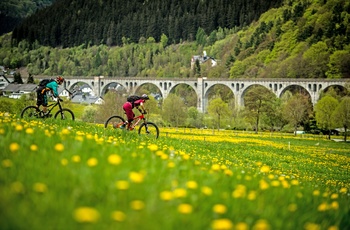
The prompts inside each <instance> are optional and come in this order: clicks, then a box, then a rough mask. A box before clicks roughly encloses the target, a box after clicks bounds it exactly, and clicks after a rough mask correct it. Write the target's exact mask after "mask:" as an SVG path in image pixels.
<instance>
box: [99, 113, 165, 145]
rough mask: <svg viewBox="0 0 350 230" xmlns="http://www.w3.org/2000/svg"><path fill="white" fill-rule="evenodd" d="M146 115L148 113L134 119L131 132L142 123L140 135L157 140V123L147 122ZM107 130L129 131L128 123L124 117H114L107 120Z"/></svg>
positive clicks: (139, 130)
mask: <svg viewBox="0 0 350 230" xmlns="http://www.w3.org/2000/svg"><path fill="white" fill-rule="evenodd" d="M140 112H141V111H140ZM145 114H146V113H143V112H141V115H139V116H136V117H134V120H133V122H132V124H131V126H130V129H129V131H131V130H134V129H135V127H136V126H137V125H138V124H139V123H140V127H139V129H138V134H139V135H147V136H148V137H154V138H155V139H156V138H158V137H159V128H158V126H157V125H156V124H155V123H153V122H149V121H147V119H146V116H145ZM105 128H109V129H127V128H126V121H125V119H124V118H123V117H121V116H118V115H114V116H111V117H110V118H108V119H107V121H106V122H105Z"/></svg>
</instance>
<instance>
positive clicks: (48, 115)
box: [44, 112, 52, 117]
mask: <svg viewBox="0 0 350 230" xmlns="http://www.w3.org/2000/svg"><path fill="white" fill-rule="evenodd" d="M44 117H52V114H50V112H46V113H44Z"/></svg>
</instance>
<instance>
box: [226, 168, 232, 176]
mask: <svg viewBox="0 0 350 230" xmlns="http://www.w3.org/2000/svg"><path fill="white" fill-rule="evenodd" d="M224 174H225V175H227V176H232V175H233V172H232V171H231V170H229V169H225V171H224Z"/></svg>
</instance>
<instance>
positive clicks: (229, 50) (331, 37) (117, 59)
mask: <svg viewBox="0 0 350 230" xmlns="http://www.w3.org/2000/svg"><path fill="white" fill-rule="evenodd" d="M59 2H61V3H62V2H63V1H58V2H56V4H54V5H53V6H52V7H58V5H57V4H58V3H59ZM85 2H87V3H86V5H84V4H83V5H81V7H80V8H79V10H78V12H80V13H79V15H81V14H83V15H85V14H87V13H86V11H87V12H89V13H90V14H91V16H90V17H93V15H95V11H94V10H91V9H89V8H88V7H87V6H91V5H89V4H91V3H90V2H89V1H85ZM94 2H95V1H94ZM96 2H97V1H96ZM100 2H102V3H105V2H104V1H100ZM155 2H157V1H155ZM194 2H196V3H197V4H198V5H197V6H198V7H199V6H200V5H201V4H199V2H198V1H194ZM200 2H201V3H202V2H203V3H206V2H207V1H200ZM224 2H226V1H222V2H221V3H224ZM76 3H77V1H72V3H71V4H68V3H67V5H66V6H64V7H65V8H64V7H63V6H62V7H63V8H64V9H65V10H66V8H67V7H71V6H70V5H75V4H76ZM142 3H143V1H142ZM144 3H145V4H147V3H148V2H147V1H146V2H144ZM159 4H160V5H159V6H161V5H162V4H165V3H161V2H159ZM184 4H185V3H184ZM188 4H194V3H192V2H191V3H188ZM246 4H248V3H246ZM126 6H128V4H126ZM185 6H187V5H186V4H185V5H184V6H182V5H181V7H182V8H183V7H185ZM236 6H237V2H236ZM258 6H260V5H258V4H257V5H256V6H254V7H255V8H259V7H258ZM101 7H102V6H101ZM154 7H155V6H154ZM179 7H180V5H179ZM198 7H197V8H198ZM251 7H253V5H251ZM254 7H253V8H254ZM102 8H103V7H102ZM126 8H127V7H126ZM126 8H125V9H126ZM182 8H181V9H182ZM209 8H210V7H207V8H206V9H209ZM260 8H261V7H260ZM48 9H50V8H46V9H45V10H43V11H40V12H39V13H38V14H35V15H36V16H34V15H33V16H32V17H30V18H29V19H28V21H27V22H29V21H31V20H33V19H31V18H35V17H37V20H38V21H39V18H40V17H42V16H40V17H39V16H37V15H40V14H43V13H44V12H47V10H48ZM96 9H99V8H98V7H97V8H96ZM118 9H119V8H118ZM142 9H143V8H142ZM158 9H162V8H161V7H158V8H157V7H155V8H154V11H155V13H154V14H156V12H158V11H161V10H158ZM169 9H172V8H169ZM169 9H168V11H169V14H172V13H174V12H172V10H169ZM188 9H190V8H188ZM237 9H245V8H244V7H243V8H237ZM135 10H136V9H135ZM143 10H145V9H143ZM215 10H216V9H215ZM57 11H58V9H57ZM67 12H68V13H67ZM67 12H66V14H67V15H69V14H70V13H71V11H68V10H67ZM108 12H109V11H106V13H103V14H108ZM135 12H144V11H142V10H141V11H135ZM75 13H77V12H75ZM52 14H55V12H52ZM182 15H183V14H179V16H180V17H181V16H182ZM198 15H201V14H198ZM71 16H72V15H71ZM255 16H256V17H257V14H256V15H255ZM94 17H97V16H94ZM43 18H44V19H42V20H45V21H47V23H49V22H50V18H46V17H43ZM63 18H65V15H63V14H62V17H61V16H60V17H57V20H56V21H61V23H62V21H63ZM228 18H229V16H228V15H226V19H228ZM71 19H72V17H71V18H70V24H74V23H73V21H74V22H75V20H71ZM250 19H251V20H253V21H252V22H251V23H250V24H248V23H247V22H248V21H239V22H240V23H242V25H241V24H239V26H236V27H233V28H230V27H221V26H218V27H217V28H216V29H213V30H210V29H209V28H211V27H200V26H198V25H197V27H194V28H196V30H195V32H194V35H193V38H192V39H189V37H188V34H187V35H185V36H183V37H181V42H180V41H179V43H177V42H174V37H173V35H172V34H168V33H166V32H165V30H164V31H160V32H159V33H154V34H153V33H150V34H149V36H141V37H139V39H138V40H137V41H134V40H135V37H127V36H123V37H122V40H121V41H122V44H120V45H118V46H111V45H109V44H107V40H108V39H106V38H107V37H104V39H101V40H100V39H99V40H100V41H99V43H98V44H94V42H93V41H92V40H91V39H86V40H82V41H81V42H78V43H79V44H80V45H76V46H72V47H65V48H64V46H63V45H61V46H60V47H50V46H48V45H43V44H41V42H40V41H41V40H40V39H41V38H42V37H45V38H47V39H49V40H50V41H51V39H50V36H49V35H50V33H51V32H52V31H51V32H50V31H48V30H45V29H44V28H45V27H42V32H43V33H44V34H45V32H47V34H46V35H47V36H46V35H45V36H42V35H40V36H39V34H34V33H32V34H33V36H34V35H35V36H34V37H35V41H34V42H32V41H31V40H30V39H26V40H22V41H19V40H18V39H16V36H17V35H15V33H10V34H6V35H4V36H2V37H1V38H0V44H1V46H0V51H1V52H0V65H4V66H7V67H10V68H21V67H25V68H27V70H28V73H29V74H32V75H50V76H52V75H64V76H98V75H103V76H114V77H167V78H188V77H196V76H202V77H208V78H349V77H350V45H349V44H350V24H349V20H350V3H349V1H346V0H332V1H324V0H310V1H304V0H299V1H288V0H286V1H284V2H283V4H282V5H281V6H280V7H276V8H271V9H270V10H268V11H266V12H265V13H263V14H261V15H260V16H259V18H258V19H257V20H254V18H250ZM91 20H92V19H91ZM131 21H133V20H131ZM196 21H197V22H198V20H196ZM204 21H205V20H204ZM208 21H210V20H207V22H208ZM124 22H125V26H126V27H127V28H129V29H130V31H133V30H131V28H132V26H131V24H128V23H127V22H126V21H124ZM129 22H130V21H129ZM146 22H147V21H146V20H145V21H144V22H143V23H146ZM226 22H227V20H226ZM102 24H103V25H106V24H107V23H102ZM102 24H101V25H102ZM23 25H25V23H24V24H22V25H21V26H19V27H18V28H17V29H16V31H17V33H18V31H19V30H20V29H19V28H24V27H23ZM37 25H38V24H35V23H34V22H33V28H35V26H37ZM128 25H129V26H128ZM147 25H154V24H153V23H152V22H151V21H149V22H148V24H147ZM169 25H170V24H169ZM86 27H87V26H84V27H83V28H80V27H77V28H75V30H74V31H71V30H65V31H61V32H62V33H63V32H64V33H65V34H66V35H65V36H68V37H71V38H74V37H75V35H76V33H78V34H80V32H81V31H82V30H83V29H85V28H86ZM165 27H166V28H169V26H165ZM165 27H164V29H166V28H165ZM182 27H185V24H183V25H182ZM52 28H54V27H52ZM157 28H163V27H159V26H158V27H157ZM28 29H29V28H28ZM117 31H118V30H117ZM174 31H175V30H174ZM119 34H121V33H119ZM157 36H160V37H157ZM83 37H84V36H80V38H79V39H83ZM73 41H74V42H77V41H75V40H74V39H73ZM112 41H114V42H116V41H117V39H112ZM175 41H176V39H175ZM74 44H75V43H74ZM111 44H112V43H111ZM203 51H206V53H207V54H208V56H210V57H213V58H215V59H216V60H217V63H218V64H217V66H215V67H212V66H211V65H210V64H209V62H206V63H203V64H202V65H199V63H195V68H191V58H192V57H193V55H203Z"/></svg>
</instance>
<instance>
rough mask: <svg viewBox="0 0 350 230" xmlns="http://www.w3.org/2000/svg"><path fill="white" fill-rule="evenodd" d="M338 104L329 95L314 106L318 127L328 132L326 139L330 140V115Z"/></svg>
mask: <svg viewBox="0 0 350 230" xmlns="http://www.w3.org/2000/svg"><path fill="white" fill-rule="evenodd" d="M338 104H339V102H338V100H337V99H335V98H334V97H331V96H329V95H327V96H325V97H323V98H322V99H321V100H319V101H318V102H317V104H316V106H315V113H316V121H317V124H318V126H319V127H321V128H323V129H326V130H328V139H331V129H332V128H333V127H334V126H333V123H334V122H333V120H332V114H333V112H334V110H335V108H336V107H337V106H338Z"/></svg>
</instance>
